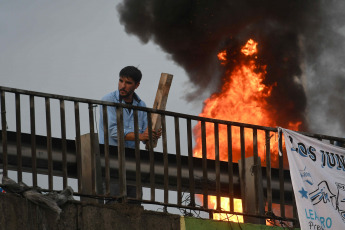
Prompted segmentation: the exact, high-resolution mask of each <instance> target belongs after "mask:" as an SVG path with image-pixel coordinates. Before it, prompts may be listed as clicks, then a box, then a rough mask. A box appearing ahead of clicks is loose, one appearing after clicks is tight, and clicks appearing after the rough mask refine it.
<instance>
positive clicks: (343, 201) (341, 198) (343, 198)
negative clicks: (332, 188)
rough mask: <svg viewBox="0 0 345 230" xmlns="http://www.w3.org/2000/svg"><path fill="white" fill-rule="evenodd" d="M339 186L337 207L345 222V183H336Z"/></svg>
mask: <svg viewBox="0 0 345 230" xmlns="http://www.w3.org/2000/svg"><path fill="white" fill-rule="evenodd" d="M335 184H336V185H337V188H338V195H337V201H336V209H337V211H338V212H339V214H340V216H341V218H342V219H343V221H344V222H345V185H344V184H340V183H335Z"/></svg>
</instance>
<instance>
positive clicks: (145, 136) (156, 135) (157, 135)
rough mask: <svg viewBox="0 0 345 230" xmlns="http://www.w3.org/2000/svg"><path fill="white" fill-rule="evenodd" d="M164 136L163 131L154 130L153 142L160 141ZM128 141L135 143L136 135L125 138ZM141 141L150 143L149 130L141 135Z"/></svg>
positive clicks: (128, 135) (131, 134)
mask: <svg viewBox="0 0 345 230" xmlns="http://www.w3.org/2000/svg"><path fill="white" fill-rule="evenodd" d="M161 135H162V130H161V129H159V130H158V131H157V132H156V131H154V130H152V140H158V139H159V138H160V137H161ZM125 140H126V141H134V140H135V135H134V133H128V134H127V135H126V136H125ZM139 140H140V141H144V142H146V141H148V140H149V130H148V129H146V130H145V131H144V132H143V133H139Z"/></svg>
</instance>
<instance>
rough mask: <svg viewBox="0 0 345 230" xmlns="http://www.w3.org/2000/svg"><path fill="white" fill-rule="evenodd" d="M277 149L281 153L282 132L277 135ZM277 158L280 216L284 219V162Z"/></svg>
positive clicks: (281, 158)
mask: <svg viewBox="0 0 345 230" xmlns="http://www.w3.org/2000/svg"><path fill="white" fill-rule="evenodd" d="M278 136H279V140H278V148H279V151H280V152H281V153H283V147H282V146H283V141H282V132H281V131H280V133H279V135H278ZM278 157H279V185H280V215H281V217H283V218H285V197H284V192H285V188H284V160H283V156H280V154H278Z"/></svg>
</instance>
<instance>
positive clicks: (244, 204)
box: [240, 126, 247, 213]
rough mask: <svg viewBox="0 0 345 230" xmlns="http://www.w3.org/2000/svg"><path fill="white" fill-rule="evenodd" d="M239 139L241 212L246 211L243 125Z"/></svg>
mask: <svg viewBox="0 0 345 230" xmlns="http://www.w3.org/2000/svg"><path fill="white" fill-rule="evenodd" d="M240 140H241V175H242V178H243V179H242V180H241V197H242V207H243V212H244V213H246V212H247V207H246V199H245V194H244V193H245V188H246V179H245V178H246V152H245V151H246V149H245V148H246V145H245V136H244V127H243V126H241V127H240Z"/></svg>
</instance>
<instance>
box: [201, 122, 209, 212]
mask: <svg viewBox="0 0 345 230" xmlns="http://www.w3.org/2000/svg"><path fill="white" fill-rule="evenodd" d="M201 142H202V175H203V176H202V177H203V186H202V187H203V198H204V201H203V206H204V208H208V181H207V149H206V148H207V146H206V124H205V121H201Z"/></svg>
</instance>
